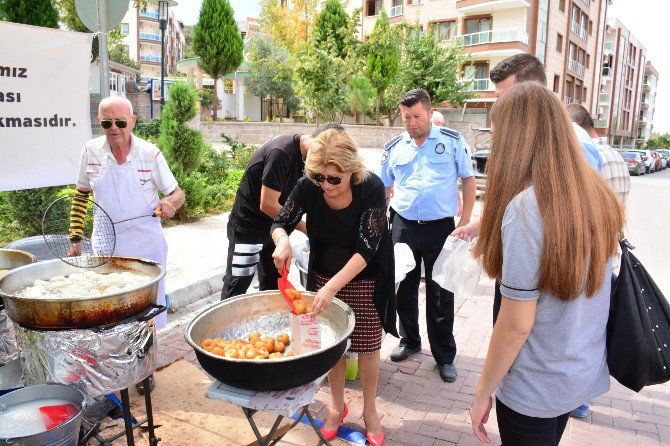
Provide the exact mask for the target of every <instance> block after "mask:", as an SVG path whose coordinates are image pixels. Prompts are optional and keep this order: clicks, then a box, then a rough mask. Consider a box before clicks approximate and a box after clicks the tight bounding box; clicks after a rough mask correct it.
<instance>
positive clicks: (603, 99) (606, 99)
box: [598, 93, 610, 105]
mask: <svg viewBox="0 0 670 446" xmlns="http://www.w3.org/2000/svg"><path fill="white" fill-rule="evenodd" d="M598 102H599V103H600V104H608V105H609V103H610V94H609V93H600V96H599V97H598Z"/></svg>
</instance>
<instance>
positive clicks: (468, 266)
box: [433, 236, 482, 299]
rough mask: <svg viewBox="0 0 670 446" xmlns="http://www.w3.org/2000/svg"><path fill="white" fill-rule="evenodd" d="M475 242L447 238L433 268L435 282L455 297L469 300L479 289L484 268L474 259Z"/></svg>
mask: <svg viewBox="0 0 670 446" xmlns="http://www.w3.org/2000/svg"><path fill="white" fill-rule="evenodd" d="M474 246H475V241H474V240H472V241H470V240H461V239H460V238H458V237H452V236H449V237H447V240H446V241H445V242H444V246H443V247H442V251H441V252H440V255H439V256H437V260H436V261H435V265H434V266H433V280H434V281H435V282H437V284H438V285H440V286H441V287H442V288H444V289H445V290H448V291H451V292H452V293H454V295H456V296H458V297H460V298H462V299H468V298H470V297H472V295H473V294H474V292H475V289H477V284H478V283H479V277H480V276H481V274H482V267H481V265H480V264H479V262H477V261H476V260H475V258H474V257H472V248H474Z"/></svg>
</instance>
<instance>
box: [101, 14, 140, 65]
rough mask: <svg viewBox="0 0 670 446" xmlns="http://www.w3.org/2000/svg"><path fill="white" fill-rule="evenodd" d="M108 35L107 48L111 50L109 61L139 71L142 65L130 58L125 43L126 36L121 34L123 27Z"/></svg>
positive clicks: (118, 27)
mask: <svg viewBox="0 0 670 446" xmlns="http://www.w3.org/2000/svg"><path fill="white" fill-rule="evenodd" d="M108 34H109V36H108V40H107V47H108V48H109V60H111V61H114V62H116V63H120V64H122V65H126V66H128V67H131V68H135V69H137V70H139V69H140V63H139V62H138V61H136V60H133V59H131V58H130V54H128V48H127V47H126V45H125V43H124V42H123V38H124V35H123V34H121V25H119V26H117V27H116V28H114V29H113V30H111V31H110V32H109V33H108Z"/></svg>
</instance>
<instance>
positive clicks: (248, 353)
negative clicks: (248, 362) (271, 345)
mask: <svg viewBox="0 0 670 446" xmlns="http://www.w3.org/2000/svg"><path fill="white" fill-rule="evenodd" d="M245 356H246V358H247V359H254V358H255V357H256V356H258V351H257V350H256V349H255V348H254V347H251V349H249V350H247V351H246V353H245Z"/></svg>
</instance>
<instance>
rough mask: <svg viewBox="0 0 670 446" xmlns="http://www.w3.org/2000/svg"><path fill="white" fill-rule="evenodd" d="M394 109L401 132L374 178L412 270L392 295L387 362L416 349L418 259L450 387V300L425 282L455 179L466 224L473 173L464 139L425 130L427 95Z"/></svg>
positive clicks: (437, 354) (405, 99)
mask: <svg viewBox="0 0 670 446" xmlns="http://www.w3.org/2000/svg"><path fill="white" fill-rule="evenodd" d="M398 106H399V108H400V114H401V116H402V122H403V125H404V126H405V129H406V130H407V131H406V132H404V133H403V134H402V135H399V136H396V137H395V138H393V139H391V140H390V141H389V142H387V143H386V144H385V145H384V154H383V157H382V165H381V174H380V177H381V179H382V180H383V182H384V185H385V186H386V190H387V194H388V195H390V196H391V209H392V214H393V231H392V237H393V243H406V244H407V245H409V247H410V248H411V250H412V252H413V253H414V260H415V261H416V268H414V270H413V271H411V272H410V273H409V274H408V275H407V277H406V278H405V280H403V281H402V282H401V283H400V286H399V288H398V293H397V301H398V316H399V319H400V336H401V340H400V345H399V346H398V347H397V348H396V349H395V350H394V351H393V353H392V354H391V360H393V361H403V360H405V359H407V358H408V357H409V356H410V355H412V354H414V353H417V352H419V351H420V350H421V336H420V334H419V299H418V297H419V282H420V280H421V260H423V262H424V266H425V269H426V323H427V327H428V340H429V341H430V349H431V352H432V353H433V357H434V358H435V361H436V362H437V364H438V367H439V373H440V377H441V378H442V379H443V380H444V381H446V382H453V381H455V380H456V368H455V367H454V365H453V363H454V358H455V357H456V341H455V339H454V335H453V327H454V295H453V293H451V292H449V291H447V290H445V289H443V288H441V287H440V286H439V285H438V284H437V283H436V282H434V281H433V280H432V272H433V264H434V263H435V260H436V259H437V256H438V255H439V253H440V251H441V250H442V246H443V245H444V242H445V240H446V238H447V236H448V235H449V234H450V233H451V232H452V231H453V230H454V215H456V212H457V200H458V192H457V189H456V182H457V179H458V177H460V178H461V181H462V183H463V213H462V215H461V218H460V220H459V222H458V226H462V225H465V224H467V223H468V222H469V221H470V215H471V214H472V208H473V207H474V203H475V196H476V191H477V189H476V184H475V178H474V172H473V170H472V165H471V161H470V157H469V156H468V150H467V149H468V145H467V143H466V142H465V139H464V138H463V136H462V135H461V134H460V133H459V132H456V131H454V130H450V129H447V128H443V127H438V126H436V125H432V124H431V116H432V114H433V108H432V107H431V103H430V96H429V95H428V92H426V91H425V90H423V89H415V90H410V91H408V92H407V93H405V94H404V95H403V96H402V98H401V99H400V101H399V103H398Z"/></svg>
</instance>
